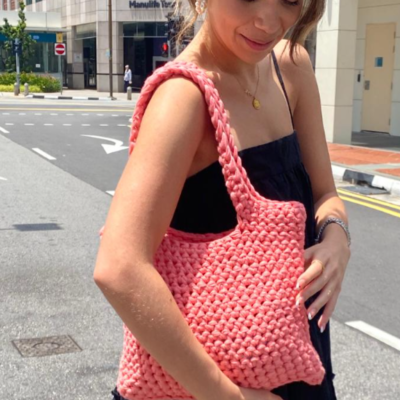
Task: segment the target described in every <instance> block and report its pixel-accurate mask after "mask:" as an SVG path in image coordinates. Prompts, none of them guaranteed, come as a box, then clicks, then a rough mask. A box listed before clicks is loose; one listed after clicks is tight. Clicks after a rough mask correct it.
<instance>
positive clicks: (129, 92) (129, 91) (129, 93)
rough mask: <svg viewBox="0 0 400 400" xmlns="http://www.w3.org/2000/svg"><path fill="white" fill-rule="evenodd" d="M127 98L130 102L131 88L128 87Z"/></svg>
mask: <svg viewBox="0 0 400 400" xmlns="http://www.w3.org/2000/svg"><path fill="white" fill-rule="evenodd" d="M126 94H127V98H128V100H132V88H131V87H130V86H128V89H127V90H126Z"/></svg>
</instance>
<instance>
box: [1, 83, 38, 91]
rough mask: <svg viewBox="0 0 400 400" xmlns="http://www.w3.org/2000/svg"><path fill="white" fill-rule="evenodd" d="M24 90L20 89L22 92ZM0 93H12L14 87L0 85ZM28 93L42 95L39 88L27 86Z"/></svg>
mask: <svg viewBox="0 0 400 400" xmlns="http://www.w3.org/2000/svg"><path fill="white" fill-rule="evenodd" d="M23 90H24V88H23V87H22V91H23ZM0 92H14V85H0ZM29 93H42V90H41V89H40V87H39V86H35V85H32V86H30V85H29Z"/></svg>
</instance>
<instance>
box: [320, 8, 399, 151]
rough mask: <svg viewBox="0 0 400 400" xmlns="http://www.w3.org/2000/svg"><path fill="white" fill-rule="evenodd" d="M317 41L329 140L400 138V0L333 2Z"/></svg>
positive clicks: (344, 141) (346, 142)
mask: <svg viewBox="0 0 400 400" xmlns="http://www.w3.org/2000/svg"><path fill="white" fill-rule="evenodd" d="M316 40H317V49H316V65H315V70H316V76H317V81H318V85H319V90H320V94H321V101H322V112H323V119H324V125H325V132H326V137H327V140H328V141H329V142H334V143H345V144H350V143H351V132H352V131H353V132H361V131H374V132H382V133H383V134H390V135H393V136H400V0H335V1H328V2H327V9H326V12H325V15H324V17H323V20H322V21H321V23H320V24H319V26H318V30H317V39H316Z"/></svg>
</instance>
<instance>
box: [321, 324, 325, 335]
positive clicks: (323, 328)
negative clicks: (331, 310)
mask: <svg viewBox="0 0 400 400" xmlns="http://www.w3.org/2000/svg"><path fill="white" fill-rule="evenodd" d="M324 330H325V326H324V325H322V326H321V333H324Z"/></svg>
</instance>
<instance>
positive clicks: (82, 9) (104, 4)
mask: <svg viewBox="0 0 400 400" xmlns="http://www.w3.org/2000/svg"><path fill="white" fill-rule="evenodd" d="M27 4H28V5H27V10H29V11H32V12H42V13H47V12H57V13H59V14H60V15H61V21H62V27H63V28H64V29H65V30H66V31H67V33H66V44H67V59H66V74H67V82H68V87H70V88H74V89H83V88H93V89H97V90H98V91H108V90H109V57H110V51H109V35H108V32H109V23H108V1H107V0H79V1H78V0H42V1H39V2H38V1H37V0H29V1H28V3H27ZM172 7H173V3H172V2H171V1H168V0H149V1H143V0H113V1H112V18H111V19H112V24H111V25H112V33H113V34H112V57H111V59H112V67H113V88H114V90H116V91H122V90H123V75H124V66H125V65H126V64H128V65H129V66H130V68H131V70H132V75H133V77H132V81H133V83H132V85H133V87H134V88H137V89H140V88H141V87H142V85H143V82H144V80H145V79H146V77H147V76H149V75H150V74H151V73H152V71H153V70H154V69H155V68H156V67H158V66H160V65H162V64H163V63H165V62H166V61H167V60H168V59H167V58H166V57H165V56H164V55H163V44H164V43H165V42H166V41H167V39H166V35H167V15H168V14H169V13H171V12H172V11H173V8H172Z"/></svg>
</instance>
